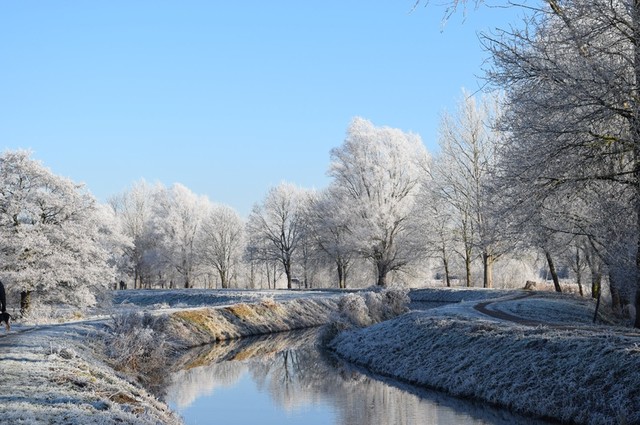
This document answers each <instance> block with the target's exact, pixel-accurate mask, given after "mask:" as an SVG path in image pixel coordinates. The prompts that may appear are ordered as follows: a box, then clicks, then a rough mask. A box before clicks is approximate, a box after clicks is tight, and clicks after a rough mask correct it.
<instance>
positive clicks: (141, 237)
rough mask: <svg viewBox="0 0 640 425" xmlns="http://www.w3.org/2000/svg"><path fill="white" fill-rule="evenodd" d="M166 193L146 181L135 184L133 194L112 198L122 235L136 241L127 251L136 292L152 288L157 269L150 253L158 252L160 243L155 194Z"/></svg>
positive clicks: (127, 193)
mask: <svg viewBox="0 0 640 425" xmlns="http://www.w3.org/2000/svg"><path fill="white" fill-rule="evenodd" d="M158 190H162V188H161V187H159V186H156V187H153V186H151V185H149V184H148V183H147V182H146V181H144V180H141V181H139V182H137V183H135V184H134V185H133V186H132V187H131V188H130V189H129V190H127V191H125V192H123V193H121V194H119V195H115V196H113V197H111V198H110V199H109V205H110V206H111V208H112V209H113V211H114V212H115V214H116V216H117V217H118V220H119V222H120V226H121V228H122V231H123V232H124V233H125V234H126V235H127V236H128V237H129V238H131V239H132V240H133V245H132V246H131V247H130V248H129V249H128V250H127V251H126V255H127V257H128V259H129V263H130V271H129V273H130V275H132V276H133V288H142V287H144V285H145V283H146V284H147V285H150V284H151V282H150V281H148V280H150V279H151V276H150V275H151V272H150V270H152V269H153V268H155V267H154V266H153V265H150V264H148V260H149V257H150V256H149V253H150V252H152V251H153V250H155V249H156V248H157V247H156V245H157V244H156V242H157V241H156V239H155V238H154V237H153V234H152V230H153V229H152V224H153V214H154V209H153V202H154V193H155V192H157V191H158Z"/></svg>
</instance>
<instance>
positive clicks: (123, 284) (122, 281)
mask: <svg viewBox="0 0 640 425" xmlns="http://www.w3.org/2000/svg"><path fill="white" fill-rule="evenodd" d="M125 289H127V284H126V283H124V280H121V281H120V290H121V291H122V290H125Z"/></svg>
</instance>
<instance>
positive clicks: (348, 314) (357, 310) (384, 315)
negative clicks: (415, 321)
mask: <svg viewBox="0 0 640 425" xmlns="http://www.w3.org/2000/svg"><path fill="white" fill-rule="evenodd" d="M409 302H410V299H409V291H408V289H406V288H401V287H389V288H384V289H382V290H380V291H375V290H374V291H367V292H364V293H360V294H348V295H345V296H344V297H343V298H342V299H341V300H340V303H339V305H338V307H339V309H340V310H339V311H340V316H339V317H338V318H337V320H335V321H342V322H346V323H347V324H349V325H351V326H356V327H364V326H369V325H371V324H374V323H379V322H382V321H384V320H389V319H392V318H394V317H396V316H399V315H401V314H404V313H406V312H407V311H408V308H407V306H408V305H409Z"/></svg>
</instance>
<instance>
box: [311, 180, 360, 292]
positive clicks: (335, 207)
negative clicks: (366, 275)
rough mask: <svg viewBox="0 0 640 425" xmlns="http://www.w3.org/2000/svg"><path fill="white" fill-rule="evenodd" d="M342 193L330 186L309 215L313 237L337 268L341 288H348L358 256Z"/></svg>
mask: <svg viewBox="0 0 640 425" xmlns="http://www.w3.org/2000/svg"><path fill="white" fill-rule="evenodd" d="M340 193H341V191H340V190H339V188H337V187H335V186H330V187H329V188H327V189H325V190H324V191H323V192H321V193H320V194H318V196H316V197H315V198H313V200H312V201H311V203H310V205H309V209H308V212H307V215H308V223H309V226H310V229H309V230H310V233H311V237H312V238H313V239H314V241H315V244H316V245H317V246H318V247H319V248H320V250H321V251H322V252H323V253H324V254H325V256H326V257H327V258H328V259H329V261H331V262H332V263H333V264H334V265H335V267H336V275H337V278H338V287H339V288H342V289H343V288H346V287H347V276H348V272H349V268H350V266H351V264H352V261H353V259H354V257H355V256H356V252H355V250H354V248H353V246H352V240H351V238H350V230H349V229H350V227H352V224H351V223H350V220H351V214H350V211H348V210H347V209H345V208H343V207H342V205H343V203H342V201H341V198H340Z"/></svg>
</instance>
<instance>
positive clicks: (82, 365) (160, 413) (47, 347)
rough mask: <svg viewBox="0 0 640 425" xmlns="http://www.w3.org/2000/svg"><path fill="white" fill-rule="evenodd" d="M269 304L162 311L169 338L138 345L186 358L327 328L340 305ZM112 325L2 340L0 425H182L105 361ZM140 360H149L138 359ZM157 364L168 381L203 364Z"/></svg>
mask: <svg viewBox="0 0 640 425" xmlns="http://www.w3.org/2000/svg"><path fill="white" fill-rule="evenodd" d="M156 295H157V294H156ZM247 296H249V298H250V295H249V294H247ZM262 297H263V298H262V300H261V301H259V302H256V303H254V304H244V303H240V304H235V305H232V306H226V307H217V308H201V309H193V308H191V309H182V310H175V309H171V310H166V311H165V310H164V309H161V310H160V311H158V314H156V315H153V316H150V317H152V318H154V319H158V323H162V327H163V332H164V331H166V334H163V333H160V332H158V333H156V332H155V331H154V332H151V329H138V330H141V331H142V332H141V333H139V334H137V336H138V338H137V342H140V339H141V338H140V337H141V336H144V337H148V338H149V340H150V341H151V343H153V344H160V343H161V340H162V339H164V338H166V339H168V340H170V341H171V344H172V347H173V348H174V349H177V351H171V352H173V353H174V355H175V354H178V355H179V354H182V350H181V349H182V348H187V347H192V346H196V345H202V344H206V343H209V342H213V341H216V340H222V339H229V338H239V337H242V336H248V335H257V334H266V333H271V332H281V331H285V330H292V329H300V328H306V327H311V326H318V325H321V324H325V323H327V322H328V321H329V317H330V316H331V315H332V314H333V312H335V311H336V309H337V302H338V301H337V298H334V297H333V296H327V295H325V296H324V297H321V296H319V297H318V298H317V299H295V298H296V297H292V298H294V299H291V300H289V301H284V302H282V303H276V302H274V301H273V300H272V299H270V298H264V294H262ZM161 298H162V297H159V299H157V300H149V302H150V303H151V304H150V305H154V304H156V301H157V302H159V303H163V302H162V299H161ZM136 308H137V309H138V311H141V310H142V308H141V307H140V306H136V305H130V306H129V307H127V308H119V309H118V308H117V309H116V311H122V312H123V313H125V314H131V310H132V309H133V310H135V309H136ZM113 325H114V323H113V321H110V320H108V319H104V320H92V321H85V322H75V323H67V324H52V325H46V326H42V327H29V326H25V325H20V324H19V325H17V326H16V327H15V330H12V332H11V333H10V334H8V335H1V336H0V370H1V371H2V373H1V379H2V391H1V395H0V418H1V422H2V423H7V424H65V425H80V424H88V423H91V424H121V423H126V424H134V425H136V424H168V425H171V424H181V423H182V421H181V419H180V418H179V417H177V416H176V415H175V414H174V413H172V412H171V411H170V410H169V408H168V406H167V405H166V404H165V403H163V402H161V401H159V400H158V399H157V398H156V397H155V396H154V395H152V394H151V393H150V392H149V391H147V390H146V389H144V388H143V387H142V386H141V385H139V384H137V383H135V382H134V377H136V378H139V373H132V374H128V375H124V374H123V372H117V371H115V370H114V368H118V369H119V365H118V364H116V363H117V362H115V361H113V359H111V360H110V361H109V360H106V359H104V358H103V357H104V356H103V354H102V350H103V349H104V342H106V343H107V344H108V343H109V341H110V338H113V334H112V333H111V331H110V330H109V329H110V328H112V327H113ZM129 341H131V340H129ZM225 345H228V344H225ZM238 346H241V345H238ZM140 348H141V347H136V349H140ZM142 349H143V350H144V349H145V347H142ZM169 352H170V351H167V353H169ZM244 355H246V353H245V354H244ZM205 357H206V355H205ZM137 361H138V362H142V361H145V360H144V357H139V358H138V359H137ZM155 361H156V365H160V366H161V367H160V369H162V370H164V374H165V375H166V371H167V368H171V367H181V366H182V367H183V366H184V365H185V363H189V364H193V362H194V361H195V362H197V361H199V360H198V359H190V360H188V359H185V358H184V357H180V356H177V357H174V356H168V357H167V358H160V359H155ZM127 372H129V371H127ZM138 372H140V371H138ZM127 376H128V378H127Z"/></svg>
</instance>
